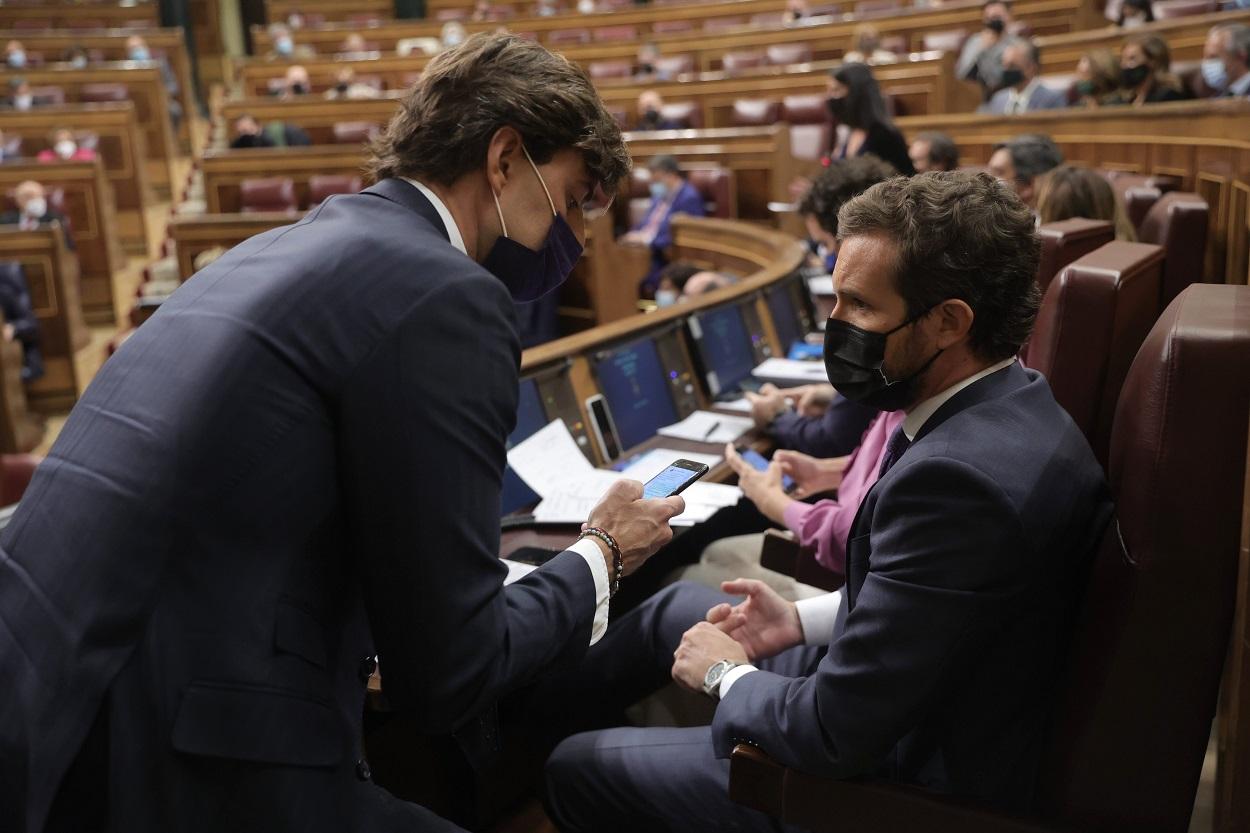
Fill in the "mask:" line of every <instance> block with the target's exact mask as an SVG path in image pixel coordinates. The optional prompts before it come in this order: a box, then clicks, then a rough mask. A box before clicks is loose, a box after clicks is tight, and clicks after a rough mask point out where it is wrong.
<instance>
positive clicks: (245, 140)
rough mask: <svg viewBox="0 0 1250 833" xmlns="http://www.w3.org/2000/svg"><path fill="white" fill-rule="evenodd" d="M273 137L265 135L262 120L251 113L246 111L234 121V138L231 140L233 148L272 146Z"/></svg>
mask: <svg viewBox="0 0 1250 833" xmlns="http://www.w3.org/2000/svg"><path fill="white" fill-rule="evenodd" d="M273 146H274V141H273V139H271V138H269V137H268V136H267V135H265V131H264V130H262V129H261V127H260V122H258V121H256V118H255V117H254V116H252V115H250V114H249V113H244V114H243V115H241V116H239V117H238V118H237V119H235V121H234V138H233V139H231V140H230V147H232V148H271V147H273Z"/></svg>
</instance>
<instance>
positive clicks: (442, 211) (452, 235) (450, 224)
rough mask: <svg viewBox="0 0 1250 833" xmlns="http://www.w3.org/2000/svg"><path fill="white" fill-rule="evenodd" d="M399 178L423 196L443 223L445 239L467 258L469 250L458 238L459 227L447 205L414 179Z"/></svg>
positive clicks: (462, 239) (461, 239)
mask: <svg viewBox="0 0 1250 833" xmlns="http://www.w3.org/2000/svg"><path fill="white" fill-rule="evenodd" d="M400 178H401V179H402V180H404V182H407V183H410V184H411V185H412V187H414V188H416V189H417V190H418V191H420V192H421V193H422V194H424V195H425V198H426V199H427V200H429V201H430V203H431V204H432V205H433V206H434V210H435V211H437V212H438V217H439V219H440V220H442V221H443V225H444V226H446V227H447V239H448V240H449V241H451V245H453V246H455V247H456V248H457V249H459V250H460V252H461V254H464V255H466V256H467V255H468V254H469V250H468V249H466V248H465V247H464V238H463V237H461V236H460V227H459V226H457V225H456V220H455V218H454V217H452V216H451V211H449V210H448V208H447V204H446V203H444V202H443V201H442V200H440V199H439V198H438V195H437V194H435V193H434V192H433V191H431V190H430V189H429V188H428V187H426V186H425V185H424V184H422V183H420V182H417V181H416V180H415V179H409V178H408V177H406V176H405V177H400Z"/></svg>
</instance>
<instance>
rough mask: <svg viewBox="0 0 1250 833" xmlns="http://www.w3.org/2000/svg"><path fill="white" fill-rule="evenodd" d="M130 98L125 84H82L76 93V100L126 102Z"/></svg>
mask: <svg viewBox="0 0 1250 833" xmlns="http://www.w3.org/2000/svg"><path fill="white" fill-rule="evenodd" d="M129 98H130V89H129V88H128V87H127V86H126V85H125V84H114V83H105V84H83V85H82V88H81V89H80V90H79V91H78V100H79V101H82V102H92V101H126V100H128V99H129Z"/></svg>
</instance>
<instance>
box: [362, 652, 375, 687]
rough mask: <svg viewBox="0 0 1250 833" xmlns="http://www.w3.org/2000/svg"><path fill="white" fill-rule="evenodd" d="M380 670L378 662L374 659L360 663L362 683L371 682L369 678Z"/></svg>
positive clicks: (366, 658) (367, 658)
mask: <svg viewBox="0 0 1250 833" xmlns="http://www.w3.org/2000/svg"><path fill="white" fill-rule="evenodd" d="M377 670H378V661H377V660H376V659H374V658H373V657H365V658H364V659H362V660H361V661H360V681H361V682H362V683H367V682H369V678H370V677H372V676H373V672H374V671H377Z"/></svg>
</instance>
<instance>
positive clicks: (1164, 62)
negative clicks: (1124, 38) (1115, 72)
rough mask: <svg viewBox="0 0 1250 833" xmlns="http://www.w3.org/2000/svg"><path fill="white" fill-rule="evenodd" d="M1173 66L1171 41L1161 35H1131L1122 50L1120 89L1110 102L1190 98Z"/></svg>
mask: <svg viewBox="0 0 1250 833" xmlns="http://www.w3.org/2000/svg"><path fill="white" fill-rule="evenodd" d="M1171 69H1172V52H1171V50H1169V49H1168V45H1167V41H1165V40H1164V39H1163V38H1161V37H1159V36H1158V35H1141V36H1137V37H1133V38H1130V39H1129V41H1128V43H1126V44H1124V47H1123V48H1122V49H1121V50H1120V84H1121V86H1120V92H1119V94H1118V95H1117V96H1115V97H1114V98H1112V99H1111V100H1110V101H1109V102H1108V103H1109V104H1128V105H1131V106H1133V107H1140V106H1142V105H1143V104H1157V103H1159V102H1161V101H1182V100H1184V99H1185V98H1188V96H1187V95H1186V94H1185V90H1184V88H1183V87H1182V85H1181V82H1180V81H1179V80H1178V79H1177V77H1176V76H1175V75H1173V74H1172V72H1171Z"/></svg>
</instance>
